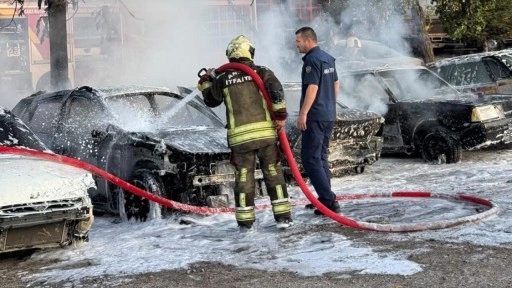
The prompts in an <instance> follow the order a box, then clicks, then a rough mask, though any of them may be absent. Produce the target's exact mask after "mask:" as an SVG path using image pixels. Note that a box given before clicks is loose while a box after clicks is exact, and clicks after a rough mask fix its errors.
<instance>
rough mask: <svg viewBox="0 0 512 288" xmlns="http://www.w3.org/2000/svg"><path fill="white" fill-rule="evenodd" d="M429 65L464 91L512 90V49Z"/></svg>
mask: <svg viewBox="0 0 512 288" xmlns="http://www.w3.org/2000/svg"><path fill="white" fill-rule="evenodd" d="M427 67H428V68H429V69H431V70H432V71H434V72H436V73H437V74H439V76H441V78H443V79H444V80H446V81H447V82H448V83H450V84H452V85H453V86H454V87H455V88H457V89H459V90H460V91H463V92H466V91H469V92H475V93H481V94H483V95H487V94H496V93H502V94H512V49H506V50H500V51H492V52H484V53H476V54H470V55H463V56H457V57H452V58H448V59H443V60H438V61H434V62H432V63H429V64H428V65H427Z"/></svg>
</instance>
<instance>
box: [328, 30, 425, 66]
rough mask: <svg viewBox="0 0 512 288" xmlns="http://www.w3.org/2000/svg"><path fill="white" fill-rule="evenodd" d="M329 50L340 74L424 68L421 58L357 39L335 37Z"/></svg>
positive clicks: (370, 41)
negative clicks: (372, 69)
mask: <svg viewBox="0 0 512 288" xmlns="http://www.w3.org/2000/svg"><path fill="white" fill-rule="evenodd" d="M327 50H328V52H329V53H330V54H331V55H333V57H335V58H336V69H337V70H338V72H339V71H347V70H354V69H362V68H368V67H375V66H385V65H394V66H395V65H408V66H414V65H418V66H424V62H423V60H422V59H420V58H416V57H411V56H408V55H406V54H405V53H401V52H399V51H397V50H394V49H392V48H390V47H388V46H386V45H384V44H383V43H380V42H377V41H372V40H367V39H359V38H356V37H349V38H347V39H337V37H333V38H332V40H331V42H330V45H328V47H327Z"/></svg>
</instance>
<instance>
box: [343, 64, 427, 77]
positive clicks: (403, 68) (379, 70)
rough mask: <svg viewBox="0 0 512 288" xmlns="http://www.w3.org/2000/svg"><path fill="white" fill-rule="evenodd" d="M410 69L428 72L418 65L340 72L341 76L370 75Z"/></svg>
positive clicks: (386, 66) (425, 68)
mask: <svg viewBox="0 0 512 288" xmlns="http://www.w3.org/2000/svg"><path fill="white" fill-rule="evenodd" d="M410 69H416V70H417V69H421V70H428V68H427V67H425V66H418V65H396V66H393V65H392V66H388V65H385V66H378V67H369V68H362V69H354V70H346V71H339V75H340V76H342V75H350V74H368V73H377V72H383V71H391V70H410Z"/></svg>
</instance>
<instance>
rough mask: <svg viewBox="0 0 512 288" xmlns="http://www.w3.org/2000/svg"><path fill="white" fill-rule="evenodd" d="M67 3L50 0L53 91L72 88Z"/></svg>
mask: <svg viewBox="0 0 512 288" xmlns="http://www.w3.org/2000/svg"><path fill="white" fill-rule="evenodd" d="M67 4H68V2H67V0H49V1H48V24H49V26H50V27H49V38H50V71H51V73H50V75H51V81H50V87H51V90H52V91H55V90H61V89H66V88H71V87H70V86H71V85H70V83H69V79H68V40H67V39H68V37H67V29H66V10H67Z"/></svg>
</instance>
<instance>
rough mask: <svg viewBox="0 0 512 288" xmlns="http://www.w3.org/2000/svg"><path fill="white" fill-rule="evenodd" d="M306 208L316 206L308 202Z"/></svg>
mask: <svg viewBox="0 0 512 288" xmlns="http://www.w3.org/2000/svg"><path fill="white" fill-rule="evenodd" d="M306 209H315V206H314V205H313V204H311V203H309V204H306Z"/></svg>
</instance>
